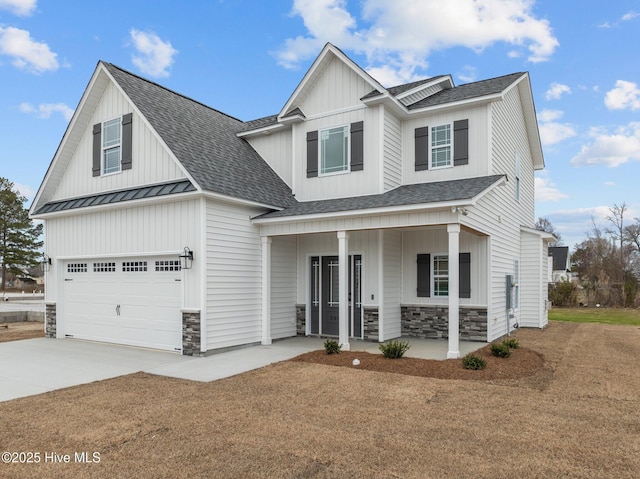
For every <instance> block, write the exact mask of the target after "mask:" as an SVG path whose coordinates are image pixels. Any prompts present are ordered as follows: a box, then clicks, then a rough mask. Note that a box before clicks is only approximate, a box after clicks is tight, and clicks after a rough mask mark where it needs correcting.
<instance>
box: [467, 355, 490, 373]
mask: <svg viewBox="0 0 640 479" xmlns="http://www.w3.org/2000/svg"><path fill="white" fill-rule="evenodd" d="M462 365H463V366H464V368H465V369H473V370H475V371H477V370H479V369H484V368H486V367H487V362H486V361H485V360H484V359H482V358H481V357H479V356H476V355H475V354H471V353H469V354H467V355H466V356H465V357H464V358H462Z"/></svg>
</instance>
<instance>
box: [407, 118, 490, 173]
mask: <svg viewBox="0 0 640 479" xmlns="http://www.w3.org/2000/svg"><path fill="white" fill-rule="evenodd" d="M487 108H488V107H487V106H478V107H473V108H468V109H460V110H456V111H447V112H439V113H430V114H425V115H424V116H422V117H420V118H412V119H410V120H404V121H403V122H402V183H403V184H405V185H406V184H414V183H426V182H432V181H445V180H455V179H459V178H474V177H477V176H486V175H489V174H491V173H489V166H488V165H489V157H488V151H489V147H488V141H487V138H488V137H489V128H488V125H487ZM465 119H468V120H469V163H468V164H467V165H461V166H455V167H452V168H436V169H433V167H432V163H431V153H430V154H429V169H427V170H424V171H416V170H415V130H416V128H421V127H425V126H428V127H429V149H430V150H431V141H432V136H433V135H432V131H431V130H432V127H435V126H439V125H445V124H451V125H453V122H455V121H458V120H465ZM453 133H454V132H453V127H452V131H451V134H452V135H453ZM452 142H453V136H452ZM451 150H452V154H453V147H452V148H451ZM451 164H452V165H453V157H452V159H451Z"/></svg>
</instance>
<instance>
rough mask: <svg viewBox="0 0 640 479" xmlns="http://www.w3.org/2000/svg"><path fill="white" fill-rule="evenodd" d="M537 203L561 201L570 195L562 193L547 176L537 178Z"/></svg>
mask: <svg viewBox="0 0 640 479" xmlns="http://www.w3.org/2000/svg"><path fill="white" fill-rule="evenodd" d="M535 189H536V201H560V200H563V199H565V198H568V197H569V195H567V194H565V193H563V192H561V191H560V190H559V189H558V188H557V187H556V185H555V184H554V183H552V182H551V180H550V179H549V178H547V177H546V176H536V177H535Z"/></svg>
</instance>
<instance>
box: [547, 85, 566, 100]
mask: <svg viewBox="0 0 640 479" xmlns="http://www.w3.org/2000/svg"><path fill="white" fill-rule="evenodd" d="M565 93H567V94H569V93H571V88H569V87H568V86H567V85H563V84H562V83H557V82H554V83H552V84H551V86H550V87H549V89H548V90H547V93H546V94H545V98H546V99H547V100H559V99H560V97H561V96H562V95H564V94H565Z"/></svg>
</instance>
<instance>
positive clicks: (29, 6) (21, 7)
mask: <svg viewBox="0 0 640 479" xmlns="http://www.w3.org/2000/svg"><path fill="white" fill-rule="evenodd" d="M37 3H38V2H37V0H0V10H9V11H10V12H11V13H13V14H14V15H18V16H20V17H28V16H29V15H31V14H32V13H33V11H34V10H35V9H36V4H37Z"/></svg>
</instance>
